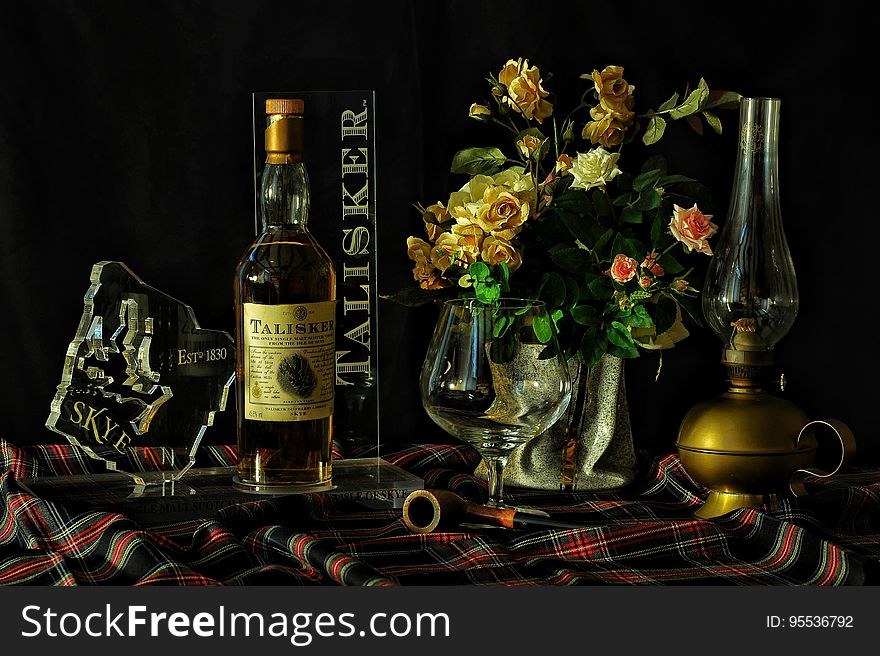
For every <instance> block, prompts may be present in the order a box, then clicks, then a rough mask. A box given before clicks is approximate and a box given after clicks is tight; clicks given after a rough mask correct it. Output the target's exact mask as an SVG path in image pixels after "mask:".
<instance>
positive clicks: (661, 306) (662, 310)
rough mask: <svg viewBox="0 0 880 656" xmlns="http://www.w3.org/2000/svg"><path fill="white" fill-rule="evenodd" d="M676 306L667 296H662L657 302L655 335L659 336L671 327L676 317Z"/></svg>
mask: <svg viewBox="0 0 880 656" xmlns="http://www.w3.org/2000/svg"><path fill="white" fill-rule="evenodd" d="M677 309H678V306H677V305H676V303H675V301H674V300H672V299H671V298H669V297H668V296H662V297H661V298H660V300H659V301H657V320H656V323H657V334H658V335H661V334H663V333H665V332H666V331H667V330H669V329H670V328H671V327H672V324H674V323H675V319H676V316H677Z"/></svg>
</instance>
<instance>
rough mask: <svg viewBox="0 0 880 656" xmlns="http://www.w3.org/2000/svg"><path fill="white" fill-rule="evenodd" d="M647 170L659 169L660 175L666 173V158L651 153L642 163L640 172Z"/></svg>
mask: <svg viewBox="0 0 880 656" xmlns="http://www.w3.org/2000/svg"><path fill="white" fill-rule="evenodd" d="M648 171H659V172H660V175H661V176H664V175H666V171H667V166H666V158H665V157H663V155H660V154H657V155H651V156H650V157H649V158H648V159H646V160H645V163H644V164H642V170H641V173H647V172H648Z"/></svg>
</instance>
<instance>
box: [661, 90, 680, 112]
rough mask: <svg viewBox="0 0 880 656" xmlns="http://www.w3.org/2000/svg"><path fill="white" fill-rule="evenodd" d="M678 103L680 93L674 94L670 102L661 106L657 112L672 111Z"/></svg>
mask: <svg viewBox="0 0 880 656" xmlns="http://www.w3.org/2000/svg"><path fill="white" fill-rule="evenodd" d="M677 102H678V93H673V94H672V97H671V98H670V99H669V100H667V101H666V102H665V103H663V104H662V105H660V107H659V108H657V111H658V112H665V111H666V110H667V109H672V108H673V107H675V104H676V103H677Z"/></svg>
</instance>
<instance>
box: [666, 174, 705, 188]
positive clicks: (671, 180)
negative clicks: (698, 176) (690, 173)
mask: <svg viewBox="0 0 880 656" xmlns="http://www.w3.org/2000/svg"><path fill="white" fill-rule="evenodd" d="M679 182H696V180H694V179H693V178H689V177H687V176H686V175H667V176H664V177H662V178H660V179H659V180H658V181H657V186H658V187H668V186H669V185H672V184H676V183H679Z"/></svg>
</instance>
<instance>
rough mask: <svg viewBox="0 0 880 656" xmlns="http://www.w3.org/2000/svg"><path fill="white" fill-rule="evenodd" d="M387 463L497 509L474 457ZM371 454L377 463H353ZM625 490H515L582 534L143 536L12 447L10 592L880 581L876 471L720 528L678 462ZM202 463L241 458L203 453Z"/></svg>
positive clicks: (333, 510) (325, 523)
mask: <svg viewBox="0 0 880 656" xmlns="http://www.w3.org/2000/svg"><path fill="white" fill-rule="evenodd" d="M394 448H395V449H396V450H394V451H393V452H391V453H387V452H385V451H388V450H389V448H388V447H386V448H385V451H383V453H382V457H383V458H385V459H386V460H388V461H389V462H391V463H393V464H396V465H398V466H400V467H402V468H403V469H406V470H408V471H410V472H413V473H415V474H417V475H419V476H421V477H422V478H424V480H425V487H429V488H444V489H450V490H453V491H454V492H456V493H458V494H460V495H461V496H463V497H464V498H466V499H469V500H472V501H478V502H479V501H483V500H485V498H486V496H487V494H486V485H485V482H484V481H482V480H480V479H479V478H477V477H475V476H473V475H472V472H473V470H474V467H475V466H476V465H477V463H478V457H477V456H476V454H475V452H474V451H473V450H472V449H471V448H470V447H467V446H464V445H410V446H397V447H394ZM346 455H349V456H351V457H354V456H355V455H358V456H362V455H367V454H365V453H359V454H346ZM640 457H641V458H642V468H641V475H640V477H639V479H638V481H637V482H636V483H634V484H633V485H630V486H628V487H627V488H625V489H622V490H617V491H615V492H602V493H558V494H556V493H547V492H540V493H538V492H530V491H527V490H517V489H513V488H511V489H509V490H508V492H509V497H510V499H511V500H512V501H514V502H516V503H518V504H522V505H531V506H535V507H539V508H542V509H544V510H546V511H547V512H549V513H551V514H552V515H554V516H558V517H560V518H564V519H566V520H570V521H575V522H578V523H583V524H584V525H585V526H587V527H586V528H582V529H565V530H561V529H554V530H546V529H545V530H532V531H508V530H504V529H482V530H464V529H462V530H456V531H453V532H441V533H433V534H430V535H413V534H411V533H410V532H409V531H408V530H407V529H406V527H405V526H404V525H403V522H402V520H401V517H400V510H393V509H387V510H375V509H369V508H366V507H363V506H360V505H358V504H356V503H355V502H352V501H348V500H343V499H339V498H334V497H332V496H330V495H326V494H304V495H295V496H289V497H283V498H273V499H265V500H259V501H254V502H251V503H245V504H239V505H235V506H231V507H228V508H225V509H223V510H221V511H218V512H217V513H216V514H215V515H214V516H213V517H211V518H210V519H205V520H193V521H184V522H178V523H170V524H166V525H160V526H152V527H150V528H148V529H147V528H144V527H142V526H139V525H138V524H137V523H136V522H134V521H133V520H132V519H130V518H128V517H125V516H123V515H121V514H118V513H107V512H96V511H92V512H84V513H83V512H80V513H75V512H72V511H70V510H68V509H66V508H65V507H64V505H63V504H62V503H57V502H49V501H46V500H44V499H40V498H37V497H35V496H33V495H31V494H28V493H27V492H25V491H24V490H23V489H22V488H21V487H20V486H19V485H18V483H17V479H23V478H26V477H32V476H37V475H46V474H75V473H83V472H84V471H89V470H91V469H94V465H92V464H91V463H90V462H87V461H86V460H85V459H84V458H83V457H82V456H80V455H79V454H78V453H77V452H75V451H74V450H73V449H72V447H69V446H67V445H42V446H35V447H28V448H26V449H21V448H16V447H15V446H13V445H11V444H9V443H8V442H4V441H2V440H0V503H2V507H0V585H11V584H26V585H96V584H101V585H163V584H164V585H316V584H343V585H446V584H476V585H579V584H587V585H589V584H624V585H675V584H687V585H695V584H698V585H699V584H711V585H719V584H738V585H816V586H829V585H863V584H869V585H870V584H877V583H880V567H878V565H880V470H871V469H860V470H854V471H852V472H850V473H848V474H846V475H844V476H838V477H837V478H836V480H835V481H833V482H823V481H817V487H816V491H815V492H814V493H813V494H811V495H809V496H806V497H802V498H799V499H782V500H780V501H778V502H776V503H774V504H771V505H767V506H764V507H761V508H752V509H744V510H738V511H736V512H734V513H731V514H730V515H727V516H725V517H724V518H721V519H717V520H713V521H705V520H699V519H694V518H693V517H692V512H693V510H694V509H695V508H696V507H698V506H699V504H700V503H701V500H702V499H703V498H704V496H705V493H706V490H705V489H703V488H701V487H700V486H699V485H697V484H696V483H694V482H693V481H692V480H691V479H690V478H689V477H688V475H687V474H686V472H685V471H684V470H683V468H682V467H681V464H680V462H679V460H678V458H677V456H676V455H673V454H665V455H664V454H653V455H652V454H648V453H642V454H640ZM199 459H200V460H199V462H198V463H197V466H212V465H217V464H225V465H228V464H229V463H231V462H234V459H235V450H234V448H232V447H223V446H219V447H204V448H202V450H201V452H200V454H199Z"/></svg>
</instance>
